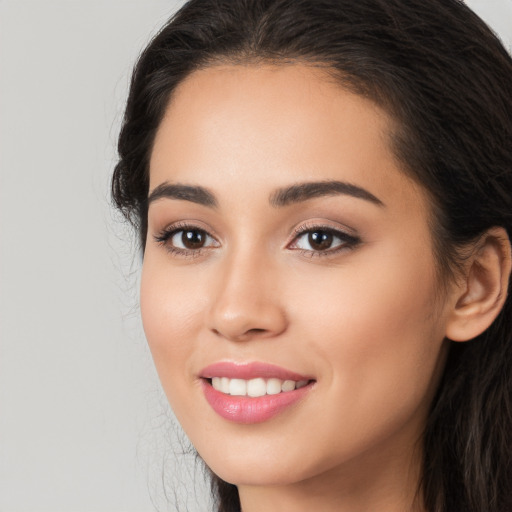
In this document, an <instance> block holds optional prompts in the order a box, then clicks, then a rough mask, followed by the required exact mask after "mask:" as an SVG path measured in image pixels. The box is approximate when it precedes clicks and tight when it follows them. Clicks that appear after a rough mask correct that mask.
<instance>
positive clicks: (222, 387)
mask: <svg viewBox="0 0 512 512" xmlns="http://www.w3.org/2000/svg"><path fill="white" fill-rule="evenodd" d="M308 382H309V381H308V380H299V381H294V380H281V379H275V378H274V379H267V380H265V379H263V378H261V377H259V378H255V379H250V380H244V379H230V378H229V377H213V378H212V380H211V384H212V386H213V389H216V390H217V391H220V392H221V393H224V394H226V395H231V396H249V397H252V398H257V397H260V396H265V395H278V394H279V393H287V392H290V391H293V390H295V389H300V388H303V387H304V386H307V384H308Z"/></svg>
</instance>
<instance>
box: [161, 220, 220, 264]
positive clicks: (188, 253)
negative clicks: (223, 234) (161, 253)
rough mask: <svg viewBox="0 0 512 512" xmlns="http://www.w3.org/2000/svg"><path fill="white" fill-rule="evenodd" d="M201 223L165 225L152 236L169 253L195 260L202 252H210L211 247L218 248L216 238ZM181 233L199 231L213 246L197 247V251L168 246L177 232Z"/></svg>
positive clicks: (179, 222) (182, 222)
mask: <svg viewBox="0 0 512 512" xmlns="http://www.w3.org/2000/svg"><path fill="white" fill-rule="evenodd" d="M202 224H203V223H202V222H199V221H177V222H173V223H171V224H168V225H166V227H164V228H163V229H161V230H159V231H157V232H156V233H155V234H154V235H153V239H154V240H155V242H157V243H158V244H160V245H162V246H163V247H164V248H165V249H166V250H167V251H168V252H169V253H171V254H173V255H175V256H180V257H185V258H187V257H191V258H196V257H198V256H201V254H203V252H204V251H208V250H210V249H211V248H212V247H213V248H215V247H220V245H221V244H220V242H219V239H218V237H217V236H216V235H215V234H213V233H212V230H211V229H209V228H208V227H205V226H203V225H202ZM181 231H201V232H203V233H205V235H206V236H207V237H209V238H210V239H212V240H213V241H214V244H212V245H209V246H204V247H199V248H197V249H186V248H182V247H176V246H172V245H170V244H169V241H170V240H171V239H172V238H173V237H174V236H175V235H176V234H177V233H179V232H181Z"/></svg>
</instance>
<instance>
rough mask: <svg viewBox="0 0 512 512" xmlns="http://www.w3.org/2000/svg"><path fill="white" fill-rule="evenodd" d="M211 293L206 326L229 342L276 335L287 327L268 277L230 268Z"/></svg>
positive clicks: (274, 288) (273, 285)
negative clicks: (207, 324)
mask: <svg viewBox="0 0 512 512" xmlns="http://www.w3.org/2000/svg"><path fill="white" fill-rule="evenodd" d="M222 277H223V279H222V280H220V279H219V281H218V287H217V293H214V294H212V306H211V308H210V312H209V320H208V323H209V327H210V330H211V331H212V332H213V333H214V334H215V335H216V336H220V337H223V338H225V339H228V340H230V341H247V340H251V339H256V338H257V339H262V338H269V337H273V336H277V335H279V334H281V333H282V332H283V331H285V330H286V328H287V318H286V315H285V311H284V308H283V307H282V305H281V303H280V297H279V294H277V287H276V285H275V281H274V280H273V279H272V278H271V276H269V275H262V274H261V273H259V274H256V273H255V272H254V268H252V271H250V272H249V273H248V274H247V273H244V272H242V271H241V269H240V268H238V269H236V268H234V267H231V269H230V271H229V275H224V276H222Z"/></svg>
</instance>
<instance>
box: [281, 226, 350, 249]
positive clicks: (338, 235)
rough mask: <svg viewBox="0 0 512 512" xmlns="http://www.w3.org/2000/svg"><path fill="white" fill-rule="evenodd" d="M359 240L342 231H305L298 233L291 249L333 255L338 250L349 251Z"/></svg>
mask: <svg viewBox="0 0 512 512" xmlns="http://www.w3.org/2000/svg"><path fill="white" fill-rule="evenodd" d="M359 242H360V239H359V238H358V237H356V236H353V235H349V234H348V233H344V232H343V231H338V230H335V229H328V228H325V229H324V228H314V229H307V230H304V231H302V232H301V233H299V234H298V235H297V236H296V238H295V240H294V242H293V243H292V245H291V246H290V248H291V249H300V250H301V251H303V252H304V253H310V254H311V255H314V254H322V253H323V254H326V255H327V254H335V253H336V252H338V250H342V249H350V248H353V247H355V246H356V245H357V244H359Z"/></svg>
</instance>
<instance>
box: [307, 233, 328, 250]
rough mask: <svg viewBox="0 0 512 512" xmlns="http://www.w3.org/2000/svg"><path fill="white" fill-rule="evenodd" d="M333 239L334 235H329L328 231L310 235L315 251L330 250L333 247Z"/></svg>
mask: <svg viewBox="0 0 512 512" xmlns="http://www.w3.org/2000/svg"><path fill="white" fill-rule="evenodd" d="M332 237H333V235H332V233H328V232H327V231H314V232H313V233H310V234H309V237H308V238H309V240H308V241H309V244H310V245H311V247H313V249H316V250H321V249H329V247H331V245H332Z"/></svg>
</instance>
